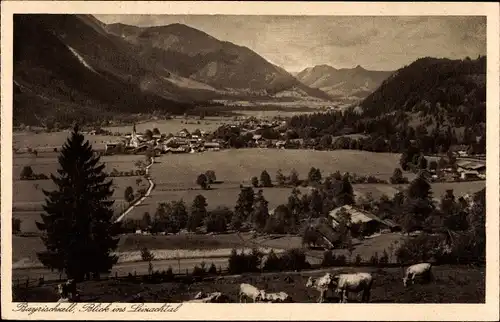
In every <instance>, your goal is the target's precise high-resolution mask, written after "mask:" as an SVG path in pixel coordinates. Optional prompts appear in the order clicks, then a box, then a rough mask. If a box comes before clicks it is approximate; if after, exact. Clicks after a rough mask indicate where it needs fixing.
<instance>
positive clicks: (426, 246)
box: [396, 233, 441, 264]
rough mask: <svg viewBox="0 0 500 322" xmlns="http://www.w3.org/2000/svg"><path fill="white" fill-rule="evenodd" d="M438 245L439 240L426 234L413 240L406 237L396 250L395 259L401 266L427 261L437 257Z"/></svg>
mask: <svg viewBox="0 0 500 322" xmlns="http://www.w3.org/2000/svg"><path fill="white" fill-rule="evenodd" d="M440 244H441V238H439V237H438V236H431V235H428V234H426V233H423V234H421V235H418V236H417V237H415V238H412V237H408V238H406V239H405V241H404V242H403V243H402V244H401V246H400V247H399V248H398V249H397V250H396V258H397V260H398V263H401V264H406V263H413V262H416V261H427V260H429V259H431V258H432V257H434V256H435V255H438V254H437V253H436V252H437V251H438V250H439V249H440Z"/></svg>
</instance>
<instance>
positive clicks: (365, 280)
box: [58, 263, 432, 303]
mask: <svg viewBox="0 0 500 322" xmlns="http://www.w3.org/2000/svg"><path fill="white" fill-rule="evenodd" d="M431 268H432V264H430V263H419V264H415V265H411V266H409V267H408V268H407V269H406V270H405V271H404V277H403V286H404V287H407V285H408V283H411V284H414V283H415V279H416V278H417V277H422V278H425V279H426V280H427V281H430V280H431V278H432V271H431ZM373 283H374V278H373V276H372V274H371V273H350V274H336V275H334V274H332V273H326V274H325V275H323V276H321V277H319V278H313V277H309V279H308V280H307V282H306V285H305V286H306V287H307V288H312V289H315V290H317V291H319V293H320V294H319V297H318V300H317V302H318V303H323V302H324V301H325V296H326V294H327V292H328V291H332V292H334V293H336V294H338V295H339V298H340V303H347V300H348V297H349V293H354V294H356V295H358V294H359V293H361V292H362V302H369V301H370V292H371V288H372V285H373ZM58 291H59V295H60V299H59V302H76V301H78V298H79V296H78V292H77V289H76V283H75V282H74V281H73V280H68V281H67V282H66V283H64V284H59V285H58ZM238 297H239V302H240V303H243V302H245V303H247V302H248V300H251V302H253V303H257V302H264V303H266V302H267V303H287V302H288V303H290V302H293V300H292V298H291V296H290V295H288V294H287V293H285V292H275V293H270V292H267V291H266V290H261V289H258V288H257V287H255V286H253V285H251V284H247V283H242V284H240V287H239V292H238ZM227 302H229V298H228V297H227V296H226V295H224V294H222V293H221V292H213V293H208V294H205V293H202V292H199V293H198V294H196V296H195V297H194V299H192V300H188V301H185V303H227Z"/></svg>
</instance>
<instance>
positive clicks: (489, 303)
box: [1, 1, 500, 321]
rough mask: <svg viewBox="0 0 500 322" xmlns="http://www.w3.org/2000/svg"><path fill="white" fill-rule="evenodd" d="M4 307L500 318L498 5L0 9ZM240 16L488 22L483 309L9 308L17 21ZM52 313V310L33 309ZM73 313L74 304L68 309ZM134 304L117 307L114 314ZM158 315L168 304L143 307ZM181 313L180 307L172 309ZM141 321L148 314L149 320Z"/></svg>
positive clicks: (30, 4)
mask: <svg viewBox="0 0 500 322" xmlns="http://www.w3.org/2000/svg"><path fill="white" fill-rule="evenodd" d="M1 6H2V8H1V9H2V10H1V23H2V26H1V27H2V28H1V32H2V33H1V41H2V47H1V49H2V50H1V52H2V53H3V55H2V56H1V62H2V64H1V67H2V68H1V72H2V77H1V82H2V83H1V84H2V92H1V104H2V110H1V142H2V143H3V145H2V149H1V170H2V171H1V174H2V175H1V182H2V185H1V201H2V203H1V213H2V214H3V215H2V218H1V221H2V225H1V241H2V242H1V256H2V259H3V260H2V262H1V276H2V277H3V278H2V281H1V290H2V292H1V299H2V302H1V303H2V309H1V311H2V318H6V319H37V320H47V319H50V320H62V319H69V320H74V319H78V320H84V319H88V320H107V319H113V320H132V319H138V320H140V319H151V320H171V319H172V320H219V319H223V320H276V319H279V320H356V321H363V320H365V321H366V320H376V321H392V320H397V321H424V320H434V321H435V320H442V321H453V320H461V321H466V320H473V321H493V320H498V318H499V315H498V314H499V312H498V310H499V307H498V306H499V275H500V274H499V272H500V269H499V215H498V213H499V181H500V180H499V179H500V175H499V160H500V156H499V145H500V144H499V114H500V113H499V112H500V104H499V89H500V85H499V78H500V77H499V6H498V4H497V3H464V2H459V3H450V2H445V3H437V2H434V3H415V2H412V3H409V2H408V3H403V2H399V3H388V2H385V3H384V2H378V3H374V2H358V3H354V2H349V3H346V2H345V3H341V2H335V3H326V2H323V3H314V2H307V3H306V2H211V1H210V2H200V1H193V2H184V1H183V2H175V1H169V2H141V1H126V2H118V1H116V2H114V1H113V2H112V1H102V2H99V1H80V2H74V1H7V2H2V4H1ZM13 13H94V14H127V13H128V14H159V13H165V14H238V15H357V16H376V15H404V16H418V15H481V16H487V87H488V88H487V162H486V164H487V175H488V179H487V183H486V187H487V188H486V194H487V200H488V201H487V205H486V207H487V214H488V215H487V219H486V226H487V266H486V304H417V305H413V304H316V305H315V304H304V303H294V304H183V305H182V306H181V307H180V308H179V309H178V310H177V312H157V313H152V312H150V313H137V312H135V313H134V312H124V313H119V312H116V313H105V312H103V313H98V312H92V313H91V312H79V310H80V309H81V308H82V307H83V305H86V304H88V303H78V304H77V305H76V306H75V307H74V312H73V313H64V312H59V313H48V312H45V313H44V312H38V313H36V314H32V315H28V313H26V312H25V313H21V312H15V311H14V310H16V307H18V305H19V304H18V303H12V294H11V287H12V281H11V278H10V276H11V269H12V260H11V258H12V250H11V235H12V225H11V216H12V148H11V147H12V59H13V57H12V54H11V53H12V49H13V46H12V24H13V20H12V14H13ZM30 305H37V306H40V307H42V306H47V305H48V306H51V307H53V306H54V305H52V304H48V303H30ZM66 305H69V304H66ZM133 305H134V304H132V303H130V304H126V303H115V304H113V306H115V307H118V306H120V307H126V308H127V310H130V308H131V307H132V306H133ZM146 305H147V306H149V307H160V306H162V305H163V304H152V303H149V304H146ZM173 305H178V304H173ZM144 314H147V316H145V315H144Z"/></svg>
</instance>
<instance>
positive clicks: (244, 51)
mask: <svg viewBox="0 0 500 322" xmlns="http://www.w3.org/2000/svg"><path fill="white" fill-rule="evenodd" d="M227 98H229V99H231V98H235V99H242V98H244V99H246V98H250V99H255V98H260V99H270V100H273V99H281V100H282V99H290V100H316V101H325V102H327V101H330V100H331V97H330V96H329V95H328V94H326V93H325V92H323V91H321V90H320V89H317V88H311V87H309V86H307V85H304V84H303V83H301V82H300V81H299V80H297V79H296V78H295V77H294V76H293V75H291V74H290V73H288V72H287V71H285V70H284V69H283V68H281V67H279V66H276V65H274V64H272V63H270V62H268V61H267V60H265V59H264V58H263V57H261V56H259V55H258V54H257V53H255V52H254V51H252V50H250V49H249V48H247V47H242V46H238V45H235V44H233V43H230V42H226V41H220V40H218V39H216V38H214V37H212V36H210V35H208V34H206V33H204V32H202V31H200V30H197V29H194V28H191V27H188V26H186V25H182V24H171V25H167V26H158V27H136V26H128V25H123V24H109V25H107V24H104V23H102V22H101V21H99V20H98V19H96V18H95V17H93V16H92V15H68V14H65V15H60V14H50V15H45V14H29V15H16V16H15V17H14V103H15V105H14V107H15V108H14V121H15V122H16V124H20V123H24V124H37V123H40V122H42V123H43V122H45V121H44V120H46V119H47V118H51V117H52V116H53V114H57V115H58V116H57V117H56V119H59V120H60V121H61V117H64V115H65V114H72V115H74V114H75V113H76V114H79V117H83V118H84V119H85V120H87V119H89V118H91V119H92V120H94V119H96V118H99V117H96V116H95V112H101V113H107V112H109V113H116V112H124V113H129V112H151V111H155V110H159V111H168V112H171V113H184V112H185V111H186V110H187V109H189V108H191V107H193V106H194V105H196V104H203V103H204V102H206V101H209V100H213V99H227ZM88 112H90V113H88Z"/></svg>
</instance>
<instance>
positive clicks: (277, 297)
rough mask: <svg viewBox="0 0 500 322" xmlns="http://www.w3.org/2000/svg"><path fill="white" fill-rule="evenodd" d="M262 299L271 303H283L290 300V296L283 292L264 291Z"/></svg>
mask: <svg viewBox="0 0 500 322" xmlns="http://www.w3.org/2000/svg"><path fill="white" fill-rule="evenodd" d="M264 296H265V297H264V301H266V302H271V303H284V302H291V301H292V298H291V297H290V295H288V294H286V293H285V292H278V293H264Z"/></svg>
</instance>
